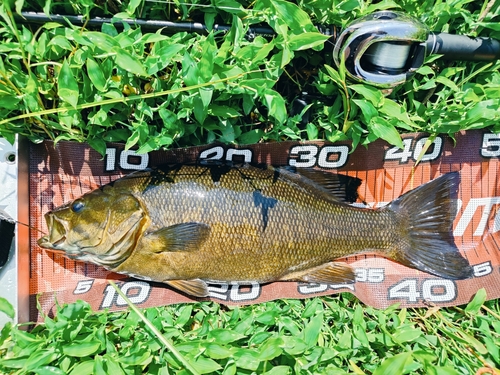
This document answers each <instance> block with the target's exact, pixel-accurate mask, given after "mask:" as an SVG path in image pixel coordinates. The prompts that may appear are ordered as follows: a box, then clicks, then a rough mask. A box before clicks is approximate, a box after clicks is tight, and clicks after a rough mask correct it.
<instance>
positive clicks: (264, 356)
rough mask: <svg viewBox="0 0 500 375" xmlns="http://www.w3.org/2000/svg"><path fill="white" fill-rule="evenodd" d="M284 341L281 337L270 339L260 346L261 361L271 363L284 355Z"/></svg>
mask: <svg viewBox="0 0 500 375" xmlns="http://www.w3.org/2000/svg"><path fill="white" fill-rule="evenodd" d="M283 344H284V343H283V339H282V338H281V337H270V338H269V339H268V340H266V341H265V342H264V343H263V344H262V345H260V346H259V348H258V350H259V352H260V353H259V358H260V360H261V361H270V360H272V359H274V358H276V357H279V356H280V355H281V353H283V349H281V346H283Z"/></svg>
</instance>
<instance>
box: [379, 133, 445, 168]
mask: <svg viewBox="0 0 500 375" xmlns="http://www.w3.org/2000/svg"><path fill="white" fill-rule="evenodd" d="M428 140H429V138H428V137H425V138H421V139H419V140H418V141H417V142H416V143H415V147H413V149H412V143H413V138H405V139H403V145H404V148H403V150H401V149H400V148H399V147H392V148H390V149H388V150H387V152H386V154H385V160H399V162H400V163H401V164H404V163H407V162H408V160H410V158H413V160H418V158H419V157H421V159H420V160H421V161H431V160H436V159H437V158H438V157H439V155H441V150H442V148H443V139H442V138H441V137H436V138H435V139H434V141H433V142H432V144H433V145H434V149H433V150H432V152H430V153H425V154H423V155H421V154H422V151H423V150H424V147H425V144H426V143H427V141H428Z"/></svg>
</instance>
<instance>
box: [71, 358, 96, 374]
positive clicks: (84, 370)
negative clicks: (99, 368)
mask: <svg viewBox="0 0 500 375" xmlns="http://www.w3.org/2000/svg"><path fill="white" fill-rule="evenodd" d="M93 372H94V361H85V362H80V363H78V364H77V365H76V366H75V367H74V368H73V370H72V371H71V372H70V374H69V375H92V374H93Z"/></svg>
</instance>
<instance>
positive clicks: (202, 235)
mask: <svg viewBox="0 0 500 375" xmlns="http://www.w3.org/2000/svg"><path fill="white" fill-rule="evenodd" d="M209 233H210V226H209V225H207V224H204V223H196V222H190V223H181V224H175V225H171V226H169V227H165V228H161V229H158V230H157V231H154V232H151V233H148V234H147V235H146V236H145V240H146V241H148V250H149V251H151V252H153V253H160V252H163V251H194V250H198V249H199V247H200V246H201V244H202V243H203V242H204V241H205V240H206V238H207V237H208V234H209Z"/></svg>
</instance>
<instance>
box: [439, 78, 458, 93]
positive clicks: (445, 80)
mask: <svg viewBox="0 0 500 375" xmlns="http://www.w3.org/2000/svg"><path fill="white" fill-rule="evenodd" d="M436 82H439V83H441V84H443V85H445V86H447V87H449V88H450V89H452V90H453V91H460V89H459V88H458V86H457V85H456V84H455V82H453V81H452V80H450V79H448V78H446V77H444V76H438V77H436Z"/></svg>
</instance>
